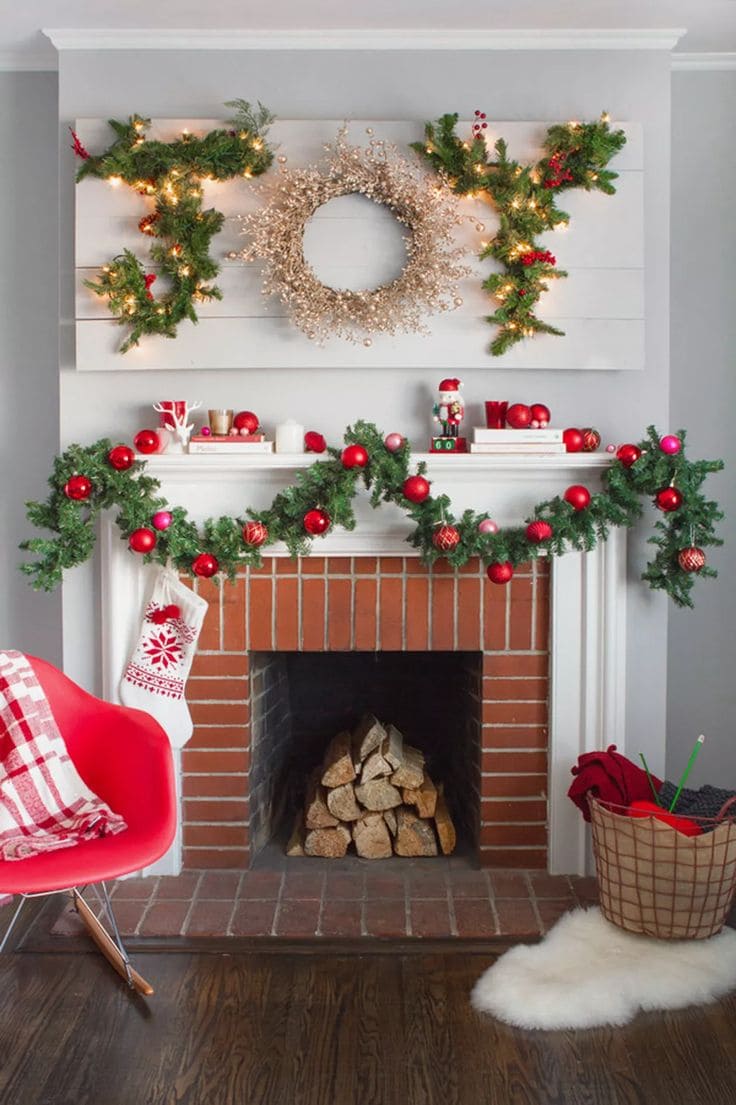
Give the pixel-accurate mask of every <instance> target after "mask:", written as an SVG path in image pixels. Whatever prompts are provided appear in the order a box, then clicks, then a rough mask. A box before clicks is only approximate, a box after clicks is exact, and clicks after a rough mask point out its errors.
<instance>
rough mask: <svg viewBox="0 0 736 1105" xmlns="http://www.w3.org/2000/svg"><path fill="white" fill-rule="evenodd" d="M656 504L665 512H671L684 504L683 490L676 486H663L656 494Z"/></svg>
mask: <svg viewBox="0 0 736 1105" xmlns="http://www.w3.org/2000/svg"><path fill="white" fill-rule="evenodd" d="M654 505H655V506H657V507H658V508H659V509H660V510H663V511H664V512H665V514H671V513H672V512H673V511H674V510H679V509H680V507H681V506H682V492H681V491H678V490H677V488H676V487H663V488H662V490H661V491H658V492H657V494H656V495H655V496H654Z"/></svg>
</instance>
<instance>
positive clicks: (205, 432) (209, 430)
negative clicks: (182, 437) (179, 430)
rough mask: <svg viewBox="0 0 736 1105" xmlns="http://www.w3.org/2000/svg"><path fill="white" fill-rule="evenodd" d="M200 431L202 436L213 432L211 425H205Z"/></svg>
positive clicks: (207, 435)
mask: <svg viewBox="0 0 736 1105" xmlns="http://www.w3.org/2000/svg"><path fill="white" fill-rule="evenodd" d="M199 432H200V434H201V435H202V437H209V436H210V434H211V433H212V430H211V429H210V428H209V426H203V427H202V429H201V430H200V431H199Z"/></svg>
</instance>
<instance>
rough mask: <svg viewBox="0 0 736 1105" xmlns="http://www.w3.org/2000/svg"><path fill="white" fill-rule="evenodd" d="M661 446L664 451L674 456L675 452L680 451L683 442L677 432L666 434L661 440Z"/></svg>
mask: <svg viewBox="0 0 736 1105" xmlns="http://www.w3.org/2000/svg"><path fill="white" fill-rule="evenodd" d="M659 447H660V449H661V450H662V452H663V453H667V455H668V456H670V457H673V456H674V455H675V453H679V452H680V449H681V448H682V442H681V441H680V439H679V437H678V436H677V435H676V434H665V435H664V437H662V438H660V440H659Z"/></svg>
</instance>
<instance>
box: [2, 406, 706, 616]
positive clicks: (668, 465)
mask: <svg viewBox="0 0 736 1105" xmlns="http://www.w3.org/2000/svg"><path fill="white" fill-rule="evenodd" d="M679 437H680V439H681V441H682V443H683V448H682V449H681V450H680V452H679V453H677V454H676V455H674V456H671V455H667V454H665V453H664V452H662V451H661V449H660V447H659V436H658V434H657V433H656V431H655V429H654V427H652V426H650V427H649V429H648V432H647V437H646V438H645V440H644V441H642V442H640V446H639V447H640V448H641V450H642V455H641V456H640V457H639V459H638V460H637V461H636V462H635V463H634V464H633V465H632V466H631V467H629V468H627V467H625V466H624V464H623V463H622V462H621V461H618V460H614V461H613V462H612V464H611V467H610V469H608V471H607V472H606V474H605V477H604V480H605V490H603V491H601V492H598V493H596V494H594V495H593V496H592V497H591V501H590V505H589V506H588V507H587V508H586V509H584V510H574V509H573V507H572V506H571V505H570V504H569V503H568V502H566V501H565V499H564V498H562V497H560V496H557V497H556V498H554V499H550V500H548V501H546V502H542V503H539V504H538V505H537V506H536V507H535V508H534V510H533V512H532V514H531V515H530V517H529V518H528V519H527V520H526V522H525V524H524V525H523V526H513V527H509V528H507V529H503V530H500V531H499V532H498V533H481V532H480V530H479V528H478V527H479V525H480V523H481V522H482V521H483V520H484V519H487V518H488V514H476V513H475V511H473V510H466V511H465V512H464V513H463V515H462V517H461V518H460V519H456V518H455V516H454V515H453V513H452V509H451V502H450V500H449V498H448V496H447V495H438V496H433V495H431V494H430V495H429V496H428V497H427V498H426V499H425V500H424V501H423V502H421V503H412V502H410V501H409V500H408V499H407V498H406V497H405V495H404V492H403V485H404V481H405V480H406V479H407V477H408V476H409V475H411V474H412V468H411V448H410V445H409V443H408V441H405V442H404V443H403V445H402V446H401V447H400V449H399V450H398V451H397V452H390V451H389V450H388V449H387V448H386V446H385V444H384V437H383V434H382V433H381V432H380V431H379V430H378V428H377V427H376V426H374V425H373V424H372V423H369V422H362V421H360V422H357V423H356V425H355V426H354V427H348V429H347V430H346V432H345V436H344V441H345V444H346V445H350V444H360V445H363V446H364V447H365V449H366V450H367V452H368V457H369V460H368V464H367V466H366V467H364V468H345V467H344V466H343V463H342V460H341V450H340V449H330V450H329V454H330V455H329V459H327V460H324V461H317V462H315V463H314V464H312V465H311V466H310V467H309V468H305V469H303V470H301V471H300V472H299V473H298V474H297V477H296V481H295V483H294V484H292V485H291V486H290V487H287V488H285V489H284V490H283V491H280V492H279V493H278V494H277V495H276V497H275V498H274V500H273V502H272V503H271V506H270V507H269V508H268V510H262V511H248V512H247V513H248V517H247V518H246V517H238V518H232V517H221V518H217V519H209V520H208V521H206V522H205V523H204V526H203V527H202V529H201V530H200V529H198V527H197V526H196V524H195V523H194V522H192V521H191V519H190V518H189V517H188V515H187V512H186V510H185V509H184V508H182V507H169V506H168V504H167V503H166V501H165V500H164V499H162V498H161V497H160V496H158V495H157V492H158V490H159V487H160V484H159V483H158V481H157V480H156V479H154V478H153V477H151V476H148V475H146V472H145V462H144V461H140V460H138V461H136V462H135V463H134V464H133V466H132V467H131V468H129V469H127V470H125V471H117V470H116V469H114V468H113V467H112V466H111V464H110V462H109V460H108V453H109V451H110V449H111V447H112V443H111V442H110V441H109V440H107V439H102V440H101V441H97V442H95V444H94V445H89V446H86V447H83V446H81V445H71V446H70V447H69V448H68V449H67V450H66V451H65V452H64V453H63V454H61V456H58V457H57V458H56V459H55V461H54V467H53V472H52V474H51V476H50V478H49V485H50V487H51V493H50V495H49V496H48V498H47V499H46V501H45V502H29V503H27V504H26V505H27V510H28V518H29V520H30V522H31V523H32V524H33V525H35V526H38V527H39V528H41V529H46V530H49V531H50V532H51V534H52V535H53V536H50V537H34V538H31V539H30V540H28V541H24V542H23V544H22V546H21V548H23V549H27V550H29V551H30V552H32V553H34V554H35V555H36V558H37V559H35V560H34V561H32V562H27V563H24V564H22V565H21V570H22V571H23V572H25V573H26V575H28V576H29V577H30V579H31V584H32V586H33V587H34V588H35V589H36V590H46V591H50V590H52V589H53V588H54V587H56V586H57V585H58V584H59V583H60V582H61V579H62V575H63V572H64V570H65V569H66V568H71V567H73V566H74V565H76V564H81V563H83V562H84V561H86V560H88V559H89V558H90V556H91V555H92V553H93V551H94V546H95V539H96V538H95V522H96V519H97V516H98V515H99V513H100V511H102V510H106V509H110V508H117V510H118V514H117V517H116V522H117V525H118V526H119V528H120V531H121V538H122V539H123V540H125V541H127V540H128V538H129V536H130V534H131V533H133V531H135V530H137V529H141V528H150V526H151V519H152V516H153V515H154V514H155V513H156V512H157V511H161V510H169V511H170V512H171V513H172V515H173V521H172V523H171V525H170V526H169V528H168V529H166V530H164V531H162V532H160V533H158V534H157V535H156V536H157V543H156V547H155V549H154V550H153V552H152V553H151V554H149V555H148V556H147V557H146V559H147V560H156V561H158V562H160V563H161V564H166V563H172V564H173V565H175V566H176V568H178V569H179V570H180V571H182V572H189V573H191V572H192V564H193V561H194V559H195V557H197V556H198V555H199V554H201V553H203V552H207V553H210V554H211V555H212V556H214V557H216V559H217V561H218V564H219V570H220V571H222V572H225V573H227V575H228V576H230V577H232V576H233V574H234V572H235V571H236V570H237V568H238V567H240V566H242V565H246V564H247V565H251V566H258V565H259V564H260V563H261V554H260V551H259V550H258V549H257V548H253V547H247V546H245V545H244V542H243V535H242V529H243V526H244V524H245V522H246V521H247V520H256V521H260V522H262V523H263V524H264V525H265V526H266V527H267V530H268V539H267V542H266V544H271V543H273V542H275V541H284V542H285V543H286V545H287V547H288V549H289V552H290V553H291V555H292V556H294V557H297V556H305V555H308V554H309V552H310V551H311V546H312V539H311V538H310V537H309V536H308V535H307V533H306V532H305V529H304V524H303V519H304V515H305V514H306V513H307V511H310V510H313V509H315V508H320V509H322V510H324V511H326V513H327V514H328V516H329V518H330V519H331V524H332V525H339V526H342V527H343V528H344V529H349V530H352V529H354V528H355V513H354V510H353V499H354V497H355V494H356V492H357V490H358V485H359V484H361V483H362V484H363V485H364V486H365V488H366V489H367V490H368V491H369V492H370V501H371V504H372V506H374V507H378V506H379V505H380V504H381V503H384V502H386V503H396V504H397V505H398V506H400V507H401V508H402V509H403V510H404V511H405V512H406V514H407V515H408V516H409V517H410V518H411V519H412V521H413V522H414V524H415V529H414V531H413V532H412V534H411V535H410V536H409V538H408V541H409V543H410V544H411V545H413V546H414V547H415V548H417V549H419V550H420V552H421V556H422V559H423V561H424V562H425V563H427V564H431V563H432V562H434V561H435V560H436V559H437V558H438V557H440V556H442V555H445V556H446V558H447V560H448V561H449V562H450V564H452V565H453V567H455V568H458V567H460V566H461V565H462V564H464V563H466V561H467V560H469V559H470V558H471V557H476V556H477V557H480V558H481V559H482V560H483V562H484V563H485V564H489V565H490V564H497V563H503V562H505V561H509V562H510V563H511V564H512V565H517V564H522V563H524V562H525V561H528V560H531V559H534V558H535V557H537V556H539V555H540V554H541V553H548V554H549V555H551V556H561V555H562V554H563V553H565V552H566V551H567V550H569V549H581V550H582V549H585V550H589V549H592V548H593V547H594V546H595V545H596V543H597V542H598V541H605V539H606V537H607V536H608V532H609V529H610V528H611V526H633V525H634V523H635V522H636V521H637V520H638V519H639V518H640V517H641V515H642V513H643V508H642V501H641V500H642V499H643V498H644V499H646V498H651V497H652V496H654V495H655V494H656V493H657V491H659V490H660V489H661V488H664V487H667V486H669V485H670V484H674V485H675V486H676V487H677V488H678V489H679V490H680V492H681V493H682V496H683V501H682V505H681V507H680V508H679V510H677V511H674V512H673V513H671V514H667V515H663V517H662V519H661V520H659V521H657V522H656V523H655V526H654V533H653V535H652V536H651V537H650V538H649V541H650V542H651V543H652V544H653V545H654V546H655V548H656V550H657V551H656V554H655V555H654V557H653V559H652V560H651V561H650V562H649V564H648V565H647V568H646V571H645V572H644V574H643V578H644V579H645V580H646V581H647V583H648V584H649V586H650V587H652V588H654V589H657V590H663V591H666V592H667V594H668V595H669V596H670V597H671V598H672V599H673V600H674V602H675V603H676V604H677V605H678V606H692V599H691V597H690V592H691V590H692V586H693V582H694V575H693V574H692V573H688V572H686V571H683V569H682V568H681V567H680V565H679V563H678V553H679V552H680V551H681V550H682V549H683V548H687V547H690V546H699V547H707V546H714V545H721V544H722V541H721V540H720V539H719V538H718V537H717V536H716V534H715V525H716V523H717V522H718V521H719V520H720V519H721V518H722V517H723V515H722V513H721V511H720V510H719V509H718V505H717V503H715V502H712V501H710V500H708V499H706V498H705V496H704V495H703V494H702V492H701V487H702V485H703V483H704V481H705V478H706V476H707V475H708V474H709V473H711V472H718V471H720V470H721V469H722V468H723V462H722V461H720V460H698V461H689V460H688V459H687V458H686V456H685V449H684V439H685V434H684V432H683V431H680V432H679ZM425 469H426V466H425V464H424V462H422V463H420V464H419V466H418V469H417V471H418V473H420V474H421V473H422V472H424V471H425ZM74 475H84V476H86V477H87V478H88V479H89V480H90V481H91V483H92V493H91V495H90V497H89V498H88V499H87V500H86V501H84V502H77V501H73V500H71V499H69V498H67V496H66V495H65V493H64V486H65V484H66V482H67V481H68V480H69V479H70V478H71V477H72V476H74ZM535 519H544V520H546V521H547V522H549V523H550V525H551V526H552V530H553V534H552V537H551V538H550V539H549V540H547V541H544V542H542V543H540V544H535V543H534V542H533V541H531V540H530V539H529V537H528V536H527V533H526V524H527V523H528V522H530V521H533V520H535ZM442 524H447V525H451V526H455V527H456V529H457V530H458V533H459V542H458V544H457V546H456V547H455V548H454V549H452V550H451V551H450V552H447V553H444V554H443V553H441V552H440V551H438V549H437V548H435V546H434V544H433V537H434V536H435V534H436V533H437V530H438V527H439V526H441V525H442ZM699 575H700V576H715V575H716V573H715V572H714V571H713V569H712V568H709V567H707V566H706V567H703V568H702V570H701V571H700V572H699Z"/></svg>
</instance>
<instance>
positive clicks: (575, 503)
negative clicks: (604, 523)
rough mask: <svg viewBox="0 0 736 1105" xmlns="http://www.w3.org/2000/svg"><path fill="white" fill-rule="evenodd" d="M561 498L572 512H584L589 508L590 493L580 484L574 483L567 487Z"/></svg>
mask: <svg viewBox="0 0 736 1105" xmlns="http://www.w3.org/2000/svg"><path fill="white" fill-rule="evenodd" d="M563 498H564V500H565V502H566V503H569V504H570V506H571V507H572V508H573V510H585V509H586V508H587V507H589V506H590V492H589V491H588V489H587V487H583V485H582V484H580V483H574V484H573V485H572V486H571V487H568V489H567V491H566V492H565V494H564V496H563Z"/></svg>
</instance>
